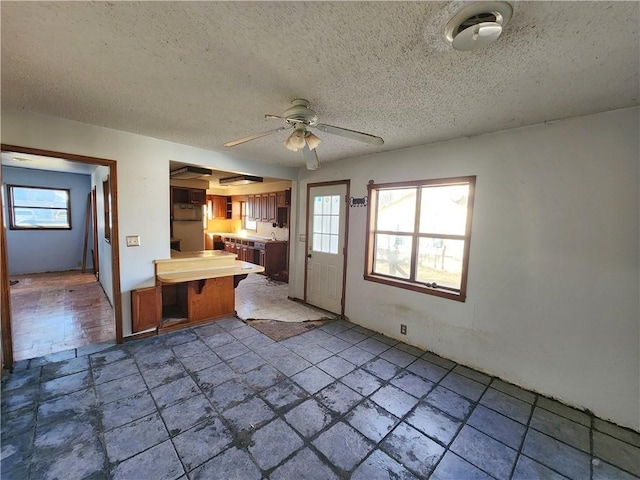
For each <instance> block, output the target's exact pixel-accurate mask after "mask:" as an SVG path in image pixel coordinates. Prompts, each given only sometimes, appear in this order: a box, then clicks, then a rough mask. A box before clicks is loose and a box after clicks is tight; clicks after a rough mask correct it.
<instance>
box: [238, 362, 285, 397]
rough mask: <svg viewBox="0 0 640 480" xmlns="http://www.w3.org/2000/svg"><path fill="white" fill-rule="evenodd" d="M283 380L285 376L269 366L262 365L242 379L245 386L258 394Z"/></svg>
mask: <svg viewBox="0 0 640 480" xmlns="http://www.w3.org/2000/svg"><path fill="white" fill-rule="evenodd" d="M284 378H285V376H284V375H283V374H282V373H280V372H279V371H278V370H276V369H275V368H273V367H272V366H271V365H262V366H261V367H258V368H256V369H255V370H251V371H250V372H248V373H246V374H245V375H244V376H243V377H242V379H243V380H244V382H245V383H246V384H247V385H249V386H250V387H251V388H253V389H254V390H256V391H258V392H259V391H261V390H264V389H265V388H269V387H271V386H273V385H275V384H276V383H278V382H280V381H282V380H283V379H284Z"/></svg>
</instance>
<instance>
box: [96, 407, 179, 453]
mask: <svg viewBox="0 0 640 480" xmlns="http://www.w3.org/2000/svg"><path fill="white" fill-rule="evenodd" d="M168 437H169V434H168V432H167V429H166V428H165V426H164V423H162V420H161V418H160V415H158V414H157V413H155V414H153V415H149V416H147V417H143V418H140V419H138V420H135V421H133V422H131V423H127V424H126V425H123V426H121V427H117V428H114V429H113V430H109V431H107V432H104V441H105V444H106V446H107V455H108V457H109V461H110V462H111V463H117V462H121V461H122V460H126V459H127V458H129V457H132V456H134V455H136V454H138V453H140V452H142V451H144V450H146V449H148V448H151V447H153V446H154V445H157V444H159V443H161V442H163V441H164V440H166V439H167V438H168Z"/></svg>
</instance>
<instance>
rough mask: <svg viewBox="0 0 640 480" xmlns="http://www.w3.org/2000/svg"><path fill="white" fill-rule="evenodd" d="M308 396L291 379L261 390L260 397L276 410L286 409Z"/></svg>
mask: <svg viewBox="0 0 640 480" xmlns="http://www.w3.org/2000/svg"><path fill="white" fill-rule="evenodd" d="M308 396H309V394H308V393H307V392H305V391H304V390H303V389H301V388H300V387H299V386H297V385H296V384H295V383H293V382H292V381H291V380H283V381H282V382H280V383H278V384H276V385H274V386H272V387H269V388H267V389H266V390H264V391H263V392H262V397H263V398H264V399H265V400H266V401H267V402H269V403H270V404H271V406H273V407H274V408H275V409H277V410H286V409H288V408H289V407H291V406H293V405H295V404H296V403H299V402H300V401H301V400H304V399H305V398H307V397H308Z"/></svg>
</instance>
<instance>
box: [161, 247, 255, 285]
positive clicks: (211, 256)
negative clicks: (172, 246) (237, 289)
mask: <svg viewBox="0 0 640 480" xmlns="http://www.w3.org/2000/svg"><path fill="white" fill-rule="evenodd" d="M154 263H155V265H156V278H157V279H158V280H159V281H160V282H162V283H182V282H190V281H192V280H204V279H207V278H219V277H230V276H233V275H244V274H248V273H260V272H264V267H261V266H260V265H255V264H253V263H249V262H243V261H240V260H237V259H236V255H235V254H233V253H228V252H224V251H222V250H203V251H198V252H176V251H172V252H171V258H167V259H163V260H155V261H154Z"/></svg>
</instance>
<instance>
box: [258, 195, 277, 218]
mask: <svg viewBox="0 0 640 480" xmlns="http://www.w3.org/2000/svg"><path fill="white" fill-rule="evenodd" d="M256 196H257V195H256ZM276 202H277V195H276V194H275V193H263V194H262V195H260V221H262V222H275V221H276Z"/></svg>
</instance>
